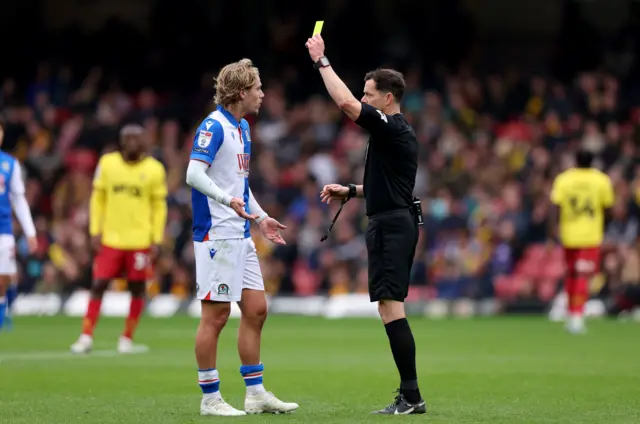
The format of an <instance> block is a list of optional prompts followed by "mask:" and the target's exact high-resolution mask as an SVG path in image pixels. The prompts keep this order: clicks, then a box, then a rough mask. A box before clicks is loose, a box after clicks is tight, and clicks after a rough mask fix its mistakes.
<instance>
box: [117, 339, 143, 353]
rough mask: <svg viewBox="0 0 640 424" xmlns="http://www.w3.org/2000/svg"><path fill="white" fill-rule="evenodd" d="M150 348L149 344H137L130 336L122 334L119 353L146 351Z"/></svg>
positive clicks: (119, 340) (119, 341)
mask: <svg viewBox="0 0 640 424" xmlns="http://www.w3.org/2000/svg"><path fill="white" fill-rule="evenodd" d="M148 350H149V348H148V347H147V346H145V345H139V344H135V343H133V340H131V339H130V338H128V337H125V336H120V338H119V339H118V353H144V352H147V351H148Z"/></svg>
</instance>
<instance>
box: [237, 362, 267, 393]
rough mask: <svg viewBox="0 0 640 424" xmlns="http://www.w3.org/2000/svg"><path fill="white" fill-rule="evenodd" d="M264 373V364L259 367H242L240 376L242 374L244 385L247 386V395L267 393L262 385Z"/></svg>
mask: <svg viewBox="0 0 640 424" xmlns="http://www.w3.org/2000/svg"><path fill="white" fill-rule="evenodd" d="M263 371H264V365H263V364H262V363H260V364H258V365H242V366H241V367H240V374H242V378H244V384H246V386H247V394H252V395H255V394H259V393H263V392H264V391H265V390H264V386H263V385H262V372H263Z"/></svg>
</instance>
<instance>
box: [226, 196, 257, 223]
mask: <svg viewBox="0 0 640 424" xmlns="http://www.w3.org/2000/svg"><path fill="white" fill-rule="evenodd" d="M244 205H245V203H244V200H242V199H240V198H239V197H234V198H233V199H231V202H230V203H229V206H230V207H231V209H233V210H234V211H235V212H236V213H237V214H238V216H239V217H240V218H244V219H248V220H251V221H253V220H254V219H256V218H257V217H258V216H257V215H249V214H248V213H247V211H245V210H244Z"/></svg>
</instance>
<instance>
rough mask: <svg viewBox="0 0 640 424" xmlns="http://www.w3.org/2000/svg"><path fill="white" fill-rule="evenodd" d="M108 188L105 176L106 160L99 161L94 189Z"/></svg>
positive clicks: (94, 179)
mask: <svg viewBox="0 0 640 424" xmlns="http://www.w3.org/2000/svg"><path fill="white" fill-rule="evenodd" d="M105 187H106V177H105V175H104V159H100V161H98V165H97V166H96V170H95V172H94V173H93V188H94V189H96V190H103V189H104V188H105Z"/></svg>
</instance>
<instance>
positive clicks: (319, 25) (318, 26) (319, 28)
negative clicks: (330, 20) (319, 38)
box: [311, 21, 324, 37]
mask: <svg viewBox="0 0 640 424" xmlns="http://www.w3.org/2000/svg"><path fill="white" fill-rule="evenodd" d="M322 25H324V21H316V26H315V28H313V34H311V36H312V37H313V36H314V35H316V34H320V32H322Z"/></svg>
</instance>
